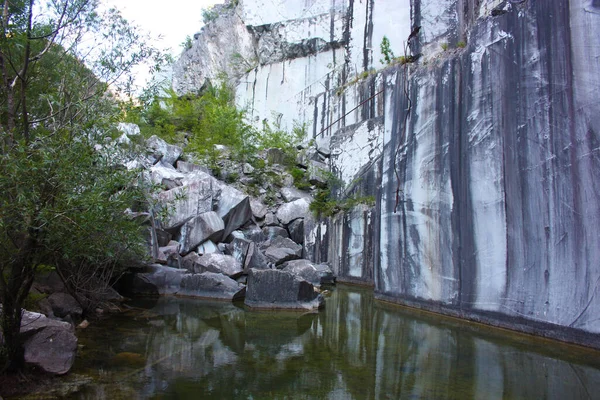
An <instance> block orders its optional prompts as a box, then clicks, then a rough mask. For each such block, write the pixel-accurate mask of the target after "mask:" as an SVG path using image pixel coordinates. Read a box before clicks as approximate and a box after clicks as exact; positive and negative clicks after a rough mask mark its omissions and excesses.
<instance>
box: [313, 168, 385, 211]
mask: <svg viewBox="0 0 600 400" xmlns="http://www.w3.org/2000/svg"><path fill="white" fill-rule="evenodd" d="M324 175H325V178H326V181H327V186H326V187H324V188H319V189H318V190H317V193H316V194H315V196H314V200H313V202H312V203H311V204H310V206H309V209H310V210H311V211H312V212H313V214H314V215H315V216H316V217H317V218H320V217H332V216H334V215H335V214H337V213H339V212H346V211H349V210H351V209H352V208H354V207H356V206H357V205H360V204H365V205H367V206H369V207H373V206H374V205H375V197H373V196H359V195H357V194H353V195H350V196H346V197H344V198H338V197H337V196H335V195H334V193H335V192H336V191H340V190H341V189H342V187H343V186H344V182H343V181H342V180H341V179H340V178H338V177H337V176H336V175H335V174H334V173H333V172H330V171H327V172H325V173H324Z"/></svg>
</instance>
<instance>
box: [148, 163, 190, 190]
mask: <svg viewBox="0 0 600 400" xmlns="http://www.w3.org/2000/svg"><path fill="white" fill-rule="evenodd" d="M183 178H184V176H183V174H182V173H181V172H179V171H177V170H176V169H175V168H173V166H172V165H171V164H165V163H163V162H162V161H161V162H159V163H157V164H156V165H153V166H152V168H150V179H151V180H152V183H154V184H155V185H162V184H163V183H164V182H165V181H172V182H175V186H181V181H182V180H183Z"/></svg>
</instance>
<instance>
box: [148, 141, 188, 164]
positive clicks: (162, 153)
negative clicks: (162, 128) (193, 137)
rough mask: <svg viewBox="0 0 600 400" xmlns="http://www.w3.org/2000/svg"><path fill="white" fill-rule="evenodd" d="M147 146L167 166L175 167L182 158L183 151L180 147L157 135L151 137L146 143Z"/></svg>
mask: <svg viewBox="0 0 600 400" xmlns="http://www.w3.org/2000/svg"><path fill="white" fill-rule="evenodd" d="M146 146H147V147H148V149H149V150H151V151H152V152H153V153H154V155H155V156H157V157H160V160H161V161H163V162H164V163H166V164H170V165H175V162H176V161H177V160H178V159H179V157H181V154H182V153H183V149H182V148H181V147H179V146H175V145H172V144H168V143H167V142H165V141H164V140H163V139H161V138H159V137H158V136H156V135H153V136H151V137H150V138H149V139H148V140H147V141H146Z"/></svg>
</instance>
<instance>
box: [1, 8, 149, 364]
mask: <svg viewBox="0 0 600 400" xmlns="http://www.w3.org/2000/svg"><path fill="white" fill-rule="evenodd" d="M0 14H1V16H0V193H1V196H0V302H1V303H2V312H1V315H0V327H1V329H2V334H3V340H4V346H3V352H4V357H5V359H6V364H5V368H4V369H5V370H18V369H20V368H21V367H22V364H23V349H22V344H21V342H20V337H19V330H20V324H21V316H22V305H23V301H24V299H25V297H26V296H27V294H28V292H29V290H30V288H31V285H32V283H33V279H34V276H35V273H36V270H37V268H38V267H39V266H40V265H41V264H42V263H43V264H52V265H53V266H54V267H55V268H56V270H57V271H58V272H59V274H60V275H61V276H62V277H63V280H64V282H65V284H66V286H67V289H69V290H70V292H71V293H72V294H73V295H74V296H75V297H76V298H77V299H78V300H79V301H80V302H81V303H82V305H83V306H84V307H86V308H89V307H90V306H92V304H93V303H92V300H93V291H94V289H95V288H96V287H97V285H98V284H101V283H103V282H106V280H107V279H108V278H109V277H110V276H112V275H113V273H114V272H115V268H117V267H118V265H120V263H121V262H123V261H126V260H130V259H132V258H135V257H139V256H140V255H141V252H142V240H141V235H140V228H139V226H138V224H136V223H135V222H134V221H133V220H132V219H130V218H127V217H126V215H125V213H124V211H125V210H126V208H127V207H130V206H132V204H135V203H136V202H139V201H142V199H141V193H140V190H139V189H136V187H137V188H139V185H136V182H135V173H134V172H128V171H126V170H125V169H119V168H115V165H116V161H117V160H116V159H115V157H116V153H115V150H112V151H99V150H98V149H97V148H96V147H95V146H97V145H98V144H99V143H103V142H104V139H105V138H106V136H107V135H108V133H110V126H111V124H112V123H113V122H114V121H115V120H116V119H117V118H118V116H119V112H120V110H119V107H117V106H116V103H115V100H114V99H113V98H112V95H111V94H110V92H109V91H107V89H108V88H109V87H110V88H111V91H112V92H116V93H118V92H128V91H130V90H131V79H128V76H127V72H128V71H129V69H130V68H131V67H132V66H133V65H135V64H137V63H140V62H142V61H144V60H147V59H155V60H158V59H159V58H160V54H159V53H158V52H156V50H155V49H153V48H152V47H150V46H149V45H148V44H147V43H149V41H147V40H143V38H142V37H141V36H140V34H138V33H137V31H136V30H135V27H132V26H131V25H129V24H128V23H127V21H126V20H124V19H123V18H122V17H121V16H120V14H119V13H118V12H117V11H116V10H108V11H106V12H100V11H99V9H98V0H48V1H46V2H45V3H43V4H41V3H40V4H38V3H37V1H36V0H10V1H9V0H4V1H3V2H0Z"/></svg>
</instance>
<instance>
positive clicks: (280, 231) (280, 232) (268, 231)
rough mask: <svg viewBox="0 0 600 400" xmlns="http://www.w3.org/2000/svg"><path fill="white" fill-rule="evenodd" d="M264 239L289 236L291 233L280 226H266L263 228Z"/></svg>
mask: <svg viewBox="0 0 600 400" xmlns="http://www.w3.org/2000/svg"><path fill="white" fill-rule="evenodd" d="M262 233H263V237H264V240H271V241H272V240H273V239H275V238H276V237H282V238H288V237H290V235H289V234H288V231H287V230H285V228H282V227H280V226H266V227H264V228H263V229H262Z"/></svg>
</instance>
